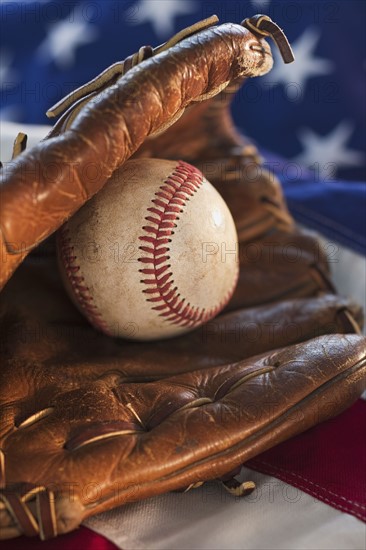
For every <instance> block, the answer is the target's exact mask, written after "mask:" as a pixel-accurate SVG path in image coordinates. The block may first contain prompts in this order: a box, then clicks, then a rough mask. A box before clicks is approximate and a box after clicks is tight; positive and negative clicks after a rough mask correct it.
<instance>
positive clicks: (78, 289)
mask: <svg viewBox="0 0 366 550" xmlns="http://www.w3.org/2000/svg"><path fill="white" fill-rule="evenodd" d="M58 238H59V250H60V256H61V263H62V265H63V267H64V270H65V273H66V276H67V279H68V281H69V283H70V285H71V288H72V291H73V294H74V296H75V299H76V302H77V303H78V305H79V307H80V308H81V309H82V311H83V313H84V315H85V316H86V317H87V319H88V321H89V322H90V323H91V324H92V325H93V326H94V327H95V328H97V329H99V330H101V331H102V332H104V333H105V334H108V335H109V336H112V334H111V331H110V329H109V327H108V325H107V323H106V322H105V321H104V319H103V317H102V314H101V313H100V311H99V310H98V308H97V306H96V305H95V303H94V298H93V296H92V295H91V292H90V290H89V287H87V286H86V284H85V281H84V277H83V275H82V274H81V272H80V265H78V263H77V256H76V255H75V249H74V246H73V245H72V244H71V237H70V236H69V228H68V227H67V225H64V226H63V227H62V228H61V229H60V230H59V232H58Z"/></svg>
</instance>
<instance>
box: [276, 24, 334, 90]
mask: <svg viewBox="0 0 366 550" xmlns="http://www.w3.org/2000/svg"><path fill="white" fill-rule="evenodd" d="M319 39H320V30H319V29H317V28H316V27H309V28H307V29H306V30H305V31H304V32H303V34H302V35H301V36H300V37H299V38H297V40H295V42H293V43H292V49H293V52H294V55H295V61H294V63H291V64H290V65H286V64H285V63H283V61H282V59H281V57H280V55H279V53H278V52H277V51H276V50H274V58H275V66H274V68H273V70H272V71H271V72H270V73H269V75H268V76H267V77H266V78H265V83H266V86H268V85H271V86H277V85H279V84H283V85H284V86H285V91H286V94H287V97H288V98H289V99H290V100H292V101H294V100H299V99H302V98H303V97H304V92H305V87H306V83H307V80H309V78H313V77H315V76H321V75H325V74H329V73H331V72H332V71H333V70H334V63H333V62H332V61H329V60H328V59H321V58H320V57H316V55H315V49H316V47H317V44H318V42H319Z"/></svg>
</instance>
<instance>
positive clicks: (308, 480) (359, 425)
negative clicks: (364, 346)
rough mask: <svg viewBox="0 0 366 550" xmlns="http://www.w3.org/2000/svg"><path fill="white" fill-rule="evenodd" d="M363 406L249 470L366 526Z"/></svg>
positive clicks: (276, 450) (252, 463)
mask: <svg viewBox="0 0 366 550" xmlns="http://www.w3.org/2000/svg"><path fill="white" fill-rule="evenodd" d="M365 434H366V402H365V401H363V400H361V399H359V400H358V401H357V402H356V403H355V404H354V405H353V406H352V407H351V408H350V409H348V410H347V411H345V412H344V413H342V414H341V415H339V416H337V417H336V418H333V419H331V420H328V421H327V422H324V423H323V424H319V425H318V426H316V427H315V428H312V429H311V430H308V431H307V432H305V433H303V434H301V435H299V436H297V437H294V438H292V439H289V440H288V441H285V442H284V443H281V444H280V445H277V446H276V447H273V448H272V449H270V450H268V451H266V452H265V453H262V454H261V455H258V456H257V457H256V458H254V459H252V460H250V461H249V462H247V463H246V464H245V466H248V468H252V469H253V470H257V471H258V472H262V473H264V474H269V475H271V476H274V477H276V478H278V479H280V480H282V481H284V482H286V483H288V484H290V485H292V486H293V487H297V488H298V489H301V490H302V491H304V492H305V493H308V494H310V495H313V496H315V497H316V498H317V499H319V500H321V501H323V502H325V503H326V504H329V505H330V506H333V507H334V508H336V509H338V510H341V511H343V512H347V513H349V514H352V515H353V516H355V517H357V518H358V519H361V520H363V521H366V438H365Z"/></svg>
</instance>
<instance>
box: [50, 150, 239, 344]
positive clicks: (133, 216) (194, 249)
mask: <svg viewBox="0 0 366 550" xmlns="http://www.w3.org/2000/svg"><path fill="white" fill-rule="evenodd" d="M58 251H59V254H58V255H59V263H60V269H61V273H62V275H63V279H64V282H65V285H66V288H67V290H68V292H69V294H70V296H71V298H72V299H73V301H74V303H75V304H76V305H77V307H78V308H79V309H80V311H81V312H82V313H83V314H84V315H85V316H86V317H87V318H88V319H89V321H90V322H91V323H92V324H93V325H94V326H95V327H96V328H98V329H100V330H102V331H103V332H105V333H107V334H109V335H112V336H122V337H126V338H132V339H137V340H145V339H146V340H152V339H157V338H165V337H170V336H174V335H178V334H181V333H183V332H186V331H188V330H191V329H192V328H194V327H197V326H199V325H201V324H203V323H205V322H206V321H208V320H209V319H211V318H212V317H214V316H215V315H217V314H218V313H219V311H220V310H221V309H222V308H223V307H224V306H225V305H226V303H227V302H228V300H229V299H230V297H231V295H232V293H233V291H234V289H235V286H236V282H237V278H238V271H239V266H238V244H237V234H236V229H235V225H234V221H233V219H232V216H231V214H230V211H229V209H228V207H227V205H226V204H225V202H224V201H223V199H222V198H221V196H220V195H219V193H218V192H217V191H216V189H215V188H214V187H213V186H212V185H211V184H210V183H209V182H208V181H207V180H206V179H205V178H204V176H203V175H202V173H201V172H200V171H199V170H198V169H197V168H195V167H193V166H191V165H189V164H187V163H185V162H182V161H166V160H157V159H142V160H141V159H140V160H132V161H128V162H127V163H125V164H124V165H123V166H122V167H121V168H120V169H119V170H116V172H114V174H113V176H112V177H111V179H110V180H109V181H108V182H107V184H106V185H105V187H104V189H103V190H102V191H100V192H99V193H98V194H97V195H96V196H95V197H94V198H92V199H91V200H90V201H89V202H88V203H87V204H86V205H84V206H83V207H82V208H81V209H80V210H79V211H78V212H77V213H76V214H75V215H74V216H73V217H72V218H71V219H70V220H69V221H68V222H67V223H66V224H65V225H64V226H63V228H62V229H61V230H60V232H59V238H58Z"/></svg>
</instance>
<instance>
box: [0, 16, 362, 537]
mask: <svg viewBox="0 0 366 550" xmlns="http://www.w3.org/2000/svg"><path fill="white" fill-rule="evenodd" d="M252 40H255V41H258V39H257V38H255V37H253V35H250V33H249V34H248V32H247V31H245V32H243V29H241V27H239V26H237V25H224V26H221V27H218V28H215V29H210V30H209V31H203V32H202V33H199V34H198V35H196V36H193V37H192V38H188V39H186V40H184V41H183V42H182V43H181V44H178V45H177V46H175V47H174V48H175V49H174V52H165V53H164V54H160V56H161V57H159V56H156V58H154V59H152V60H147V61H144V62H143V63H142V64H141V65H140V67H135V69H133V70H132V71H131V72H130V73H129V74H127V75H126V76H124V77H123V78H122V79H121V81H120V82H118V84H117V85H116V86H115V87H113V89H112V90H111V91H109V92H107V93H105V94H103V98H101V99H100V100H99V101H97V102H96V104H95V105H92V106H87V107H86V108H83V109H82V110H81V112H80V114H79V115H78V116H77V117H76V119H75V120H74V121H73V122H72V124H71V127H70V128H69V129H68V130H66V132H65V134H60V135H59V136H56V137H54V138H51V139H50V140H49V141H45V142H43V143H42V144H40V145H39V146H37V147H36V148H35V149H33V150H31V151H29V152H25V153H22V154H21V155H20V156H19V157H18V159H17V160H16V162H15V163H14V165H13V167H11V168H10V170H9V171H6V172H5V174H4V185H5V187H4V194H3V197H4V199H5V203H4V204H5V210H4V213H5V217H4V222H3V225H2V229H3V231H4V235H5V237H6V239H5V240H9V242H10V241H11V242H13V243H17V242H18V243H19V242H21V241H22V240H23V239H25V240H24V242H26V248H27V250H26V251H25V250H23V251H19V250H18V249H17V247H16V246H14V247H13V248H11V247H10V246H9V242H8V243H7V245H6V247H7V249H6V255H5V256H4V258H5V264H3V266H4V265H5V272H3V281H5V279H8V278H9V281H8V282H7V284H6V286H5V288H4V290H3V291H2V293H1V304H0V333H1V340H0V345H1V350H0V351H1V357H2V369H1V371H0V412H1V431H0V487H1V489H0V533H1V537H2V538H10V537H14V536H17V535H19V534H22V533H24V534H26V535H29V536H33V535H39V536H41V538H43V539H45V538H50V537H53V536H56V535H57V534H61V533H65V532H68V531H70V530H72V529H74V528H76V527H77V526H78V525H79V524H80V522H81V521H82V520H83V519H85V518H86V517H88V516H90V515H92V514H95V513H98V512H101V511H104V510H107V509H110V508H113V507H115V506H117V505H121V504H123V503H125V502H129V501H131V500H136V499H140V498H146V497H149V496H153V495H156V494H159V493H162V492H165V491H170V490H182V489H185V488H188V487H194V486H195V485H197V484H199V483H201V482H204V481H206V480H210V479H225V480H228V479H230V478H231V477H232V476H233V475H234V474H235V471H236V469H237V468H238V467H240V465H242V464H243V463H244V462H245V461H246V460H248V459H250V458H251V457H253V456H255V455H257V454H258V453H260V452H262V451H264V450H265V449H268V448H270V447H271V446H273V445H275V444H277V443H279V442H280V441H283V440H285V439H287V438H289V437H291V436H293V435H295V434H297V433H300V432H301V431H303V430H306V429H308V428H310V427H311V426H313V425H315V424H317V423H318V422H321V421H324V420H326V419H328V418H330V417H332V416H334V415H335V414H338V413H339V412H341V411H342V410H343V409H345V408H346V407H347V406H349V405H350V404H351V403H352V402H353V401H354V400H355V399H356V398H357V397H358V396H359V395H360V393H361V391H362V389H363V388H364V385H365V371H366V351H365V339H364V338H363V337H362V336H360V335H357V334H352V333H354V332H359V328H358V327H359V326H360V325H361V324H362V311H361V309H360V308H359V307H358V306H357V305H354V304H352V303H350V302H349V300H347V299H344V298H341V297H338V296H336V295H335V293H334V289H333V287H332V284H331V282H330V279H329V270H328V266H327V261H326V258H325V256H324V254H323V253H322V252H321V250H320V248H319V245H318V244H317V242H316V241H315V240H314V238H313V237H311V236H309V235H307V234H305V233H303V232H300V231H299V230H298V229H297V228H296V226H295V224H294V222H293V219H292V218H291V216H290V214H289V212H288V210H287V208H286V205H285V202H284V199H283V196H282V192H281V189H280V185H279V183H278V181H277V180H276V179H275V178H274V177H273V176H272V175H270V174H269V173H268V172H266V171H265V170H263V169H262V168H261V165H260V159H259V156H258V153H257V152H256V150H255V148H254V147H253V146H252V145H251V144H250V143H249V142H248V140H245V139H244V138H242V137H241V136H240V135H239V134H238V133H237V132H236V130H235V129H234V127H233V123H232V121H231V118H230V114H229V101H228V96H227V95H226V96H225V94H224V93H223V92H221V94H219V95H217V96H216V99H208V100H206V101H204V102H202V103H199V104H197V105H194V106H192V107H190V108H189V109H188V110H187V111H186V112H185V114H184V115H183V116H182V118H181V119H180V121H178V122H176V123H175V125H174V126H172V127H171V128H170V129H168V130H166V132H165V133H164V134H162V135H161V136H158V137H155V138H150V139H148V140H146V141H145V142H144V143H143V144H142V142H143V140H144V139H145V137H146V136H147V134H148V133H149V132H150V131H152V129H156V128H157V127H158V126H159V125H160V124H162V123H163V122H164V121H169V119H170V117H172V116H173V114H174V112H176V109H177V108H179V106H181V105H183V104H184V105H188V103H190V101H191V100H192V98H197V97H198V96H199V95H200V94H202V93H203V92H207V91H208V90H213V89H215V87H217V86H218V85H219V83H222V82H224V81H225V79H228V78H229V79H234V83H233V86H237V85H238V80H237V76H238V74H239V73H240V72H241V71H242V70H243V67H242V66H241V65H242V62H240V63H239V62H238V57H240V56H241V55H242V50H241V49H243V48H244V53H245V52H247V50H246V44H248V43H249V42H250V41H252ZM261 44H265V43H264V42H261ZM263 47H265V48H266V52H267V53H266V57H269V51H270V50H269V47H268V46H263ZM211 54H212V55H211ZM245 55H246V53H245ZM253 55H255V56H257V53H255V54H253ZM247 60H248V59H247ZM249 61H250V63H248V67H249V68H250V71H252V73H253V74H254V73H256V71H258V70H259V69H258V65H260V63H261V62H263V57H262V58H260V56H259V57H258V56H257V57H253V58H251V57H250V58H249ZM252 61H253V62H252ZM239 66H240V67H241V68H240V67H239ZM269 66H270V61H268V66H267V68H268V67H269ZM187 67H189V70H187ZM246 74H247V73H246ZM157 75H158V76H159V78H160V79H161V80H160V81H159V80H157ZM188 76H189V77H190V78H188ZM191 80H192V81H191ZM173 82H174V83H178V84H179V87H178V89H177V90H175V88H173V87H171V88H169V87H168V86H167V84H169V83H173ZM137 83H144V88H143V89H141V90H140V91H139V93H141V98H142V99H141V104H140V102H139V101H136V98H135V96H134V95H133V94H132V92H131V90H132V91H135V90H136V87H135V86H136V85H137ZM164 83H165V85H163V84H164ZM168 88H169V90H170V91H168ZM156 90H158V95H156V93H155V92H156ZM174 90H175V91H174ZM120 93H121V94H122V95H121V96H119V94H120ZM131 94H132V95H131ZM231 95H232V94H231ZM161 100H163V101H164V102H165V104H166V109H165V110H164V109H163V108H162V103H161ZM150 103H151V105H150ZM142 106H143V107H144V109H145V110H146V112H145V113H143V111H142ZM203 106H205V108H204V107H203ZM110 108H112V111H113V112H114V113H115V117H116V118H114V117H113V116H112V111H111V112H110ZM192 120H194V121H195V124H194V125H193V124H192ZM150 126H151V127H150ZM127 128H128V131H127ZM180 130H182V133H181V132H180ZM128 135H129V136H130V137H128ZM182 135H183V137H182ZM82 136H88V137H86V139H85V137H82ZM94 136H95V138H94ZM172 137H174V138H175V139H174V140H173V139H172ZM91 138H93V142H92V143H91V142H90V139H91ZM95 143H96V144H98V155H99V154H100V162H101V168H102V172H101V174H103V175H101V176H100V179H99V180H98V181H93V182H87V181H81V180H80V181H79V180H78V179H75V181H74V184H75V185H74V187H73V186H72V185H71V183H70V180H69V179H68V176H67V175H65V174H64V173H62V174H61V175H60V177H58V178H56V179H55V180H54V181H47V178H45V177H44V175H41V172H40V173H39V174H38V175H37V177H36V179H32V177H31V176H29V170H30V169H31V168H32V167H33V168H34V166H38V167H39V168H40V167H42V169H44V166H47V163H48V162H50V159H52V158H53V159H54V158H56V159H64V158H70V157H71V158H74V159H75V158H78V159H80V163H81V164H80V166H81V165H82V163H84V162H87V161H88V158H90V155H92V154H95V153H94V144H95ZM140 144H142V146H141V147H140V148H139V149H138V150H137V152H136V155H135V156H137V157H138V156H139V155H140V156H157V157H164V158H182V159H183V160H188V161H190V162H193V163H195V164H196V165H199V166H200V168H201V169H202V170H204V171H205V172H206V174H207V175H208V177H209V179H210V180H211V181H212V182H213V183H214V184H215V185H216V187H217V188H218V189H219V190H220V192H221V193H222V194H223V196H224V198H225V200H226V201H227V203H228V205H229V207H230V209H231V211H232V213H233V216H234V219H235V222H236V225H237V229H238V234H239V240H240V247H241V250H240V260H241V261H240V278H239V282H238V287H237V290H236V292H235V294H234V296H233V298H232V301H231V302H230V304H229V305H228V307H227V309H226V311H224V312H223V313H222V314H221V315H220V316H219V317H218V318H216V319H214V320H212V321H211V322H209V323H208V324H206V325H204V326H202V327H200V328H199V329H197V330H195V331H193V332H191V333H189V334H187V335H184V336H181V337H179V338H174V339H171V340H165V341H160V342H159V341H158V342H148V343H143V342H132V341H131V342H130V341H127V340H118V339H113V338H110V337H108V336H105V335H103V334H101V333H99V332H97V331H96V330H95V329H94V328H93V327H91V326H90V325H89V324H88V323H87V321H86V320H85V319H84V317H82V316H81V314H80V313H79V312H78V311H77V309H76V308H75V307H74V305H73V304H72V303H71V301H70V300H69V298H68V296H67V294H66V292H65V290H64V288H63V285H62V281H61V278H60V275H59V272H58V269H57V262H56V254H55V239H54V235H52V236H51V237H49V238H48V239H47V240H46V241H44V242H43V243H42V244H41V245H39V246H37V247H35V245H36V244H37V243H38V242H39V241H40V240H41V239H43V238H44V237H45V236H46V235H51V234H52V233H53V231H54V230H55V229H56V228H57V227H58V226H59V225H60V224H61V223H62V221H63V220H64V219H66V218H67V216H69V215H70V214H71V213H72V212H73V211H74V210H75V209H76V208H78V207H79V206H80V205H81V204H82V203H83V202H84V201H85V200H86V199H87V198H88V197H89V196H91V195H92V194H93V193H95V192H97V190H98V189H99V188H100V187H101V186H102V185H103V183H105V179H107V177H108V175H109V174H110V173H111V171H112V170H113V167H115V166H116V165H117V164H118V163H120V162H123V160H124V159H126V158H127V157H128V156H129V155H130V154H131V153H132V152H133V151H134V150H136V149H137V148H138V146H139V145H140ZM98 158H99V156H98ZM257 168H259V170H257ZM250 170H256V174H255V177H254V176H251V175H250V174H251V172H250ZM76 172H77V171H76ZM76 172H73V174H74V175H75V174H76ZM27 174H28V175H27ZM77 178H78V176H77ZM107 184H108V183H107ZM34 247H35V249H34V250H33V252H32V253H31V254H29V256H28V257H27V258H26V259H25V261H24V262H23V263H22V265H20V267H19V268H18V269H17V270H16V271H15V273H14V274H13V275H12V277H11V278H10V275H11V273H12V272H13V270H14V268H15V266H16V265H17V264H18V263H20V259H23V258H24V257H25V256H26V255H27V252H28V248H29V249H30V248H34ZM17 250H18V252H19V254H17V253H15V254H13V253H14V252H17ZM14 258H15V259H14ZM225 483H226V482H225ZM232 485H233V484H232V483H230V487H231V488H232ZM250 489H251V487H250V484H249V485H248V484H247V485H246V484H244V486H242V487H241V488H240V487H239V492H240V490H241V492H243V493H245V492H246V491H248V490H250ZM182 498H184V497H182Z"/></svg>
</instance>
